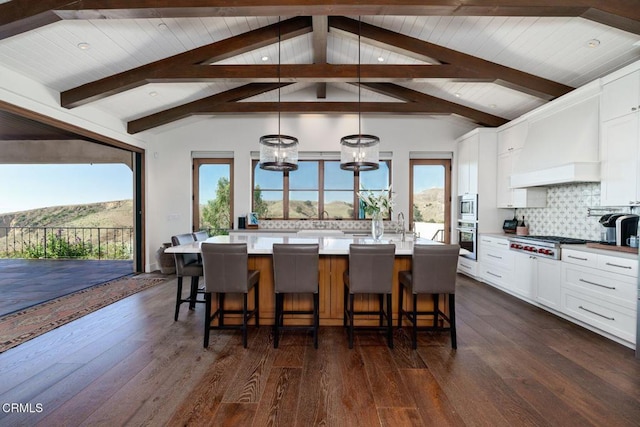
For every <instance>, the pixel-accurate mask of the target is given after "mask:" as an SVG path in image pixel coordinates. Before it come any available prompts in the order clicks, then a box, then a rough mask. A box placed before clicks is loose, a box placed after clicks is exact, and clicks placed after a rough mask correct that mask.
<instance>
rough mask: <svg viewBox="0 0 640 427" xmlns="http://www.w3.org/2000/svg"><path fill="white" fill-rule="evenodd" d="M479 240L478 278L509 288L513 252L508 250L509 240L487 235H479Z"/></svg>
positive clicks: (511, 277) (512, 266)
mask: <svg viewBox="0 0 640 427" xmlns="http://www.w3.org/2000/svg"><path fill="white" fill-rule="evenodd" d="M479 240H480V243H479V250H478V252H479V258H480V260H479V261H480V262H479V269H480V273H479V276H480V278H481V279H482V280H483V281H484V282H487V283H489V284H491V285H494V286H497V287H500V288H503V289H511V288H512V286H513V285H512V282H513V270H514V257H513V255H514V252H513V251H510V250H509V240H507V239H506V238H501V237H495V236H487V235H481V236H480V238H479Z"/></svg>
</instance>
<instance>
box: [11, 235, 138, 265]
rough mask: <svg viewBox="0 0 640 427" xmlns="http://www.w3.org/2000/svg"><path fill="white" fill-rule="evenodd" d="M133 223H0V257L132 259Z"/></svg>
mask: <svg viewBox="0 0 640 427" xmlns="http://www.w3.org/2000/svg"><path fill="white" fill-rule="evenodd" d="M133 248H134V232H133V227H119V228H108V227H0V258H73V259H105V260H112V259H113V260H115V259H133Z"/></svg>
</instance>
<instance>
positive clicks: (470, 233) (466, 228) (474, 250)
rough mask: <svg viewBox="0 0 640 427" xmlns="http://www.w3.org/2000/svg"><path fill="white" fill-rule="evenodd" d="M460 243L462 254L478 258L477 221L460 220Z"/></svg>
mask: <svg viewBox="0 0 640 427" xmlns="http://www.w3.org/2000/svg"><path fill="white" fill-rule="evenodd" d="M456 231H457V232H458V244H459V245H460V249H461V251H460V256H463V257H465V258H469V259H473V260H476V259H478V228H477V223H476V222H467V221H458V227H457V228H456Z"/></svg>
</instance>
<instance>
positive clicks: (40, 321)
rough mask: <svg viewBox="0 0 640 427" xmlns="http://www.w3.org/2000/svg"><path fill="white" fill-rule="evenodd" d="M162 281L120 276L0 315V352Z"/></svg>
mask: <svg viewBox="0 0 640 427" xmlns="http://www.w3.org/2000/svg"><path fill="white" fill-rule="evenodd" d="M166 280H167V277H158V276H155V277H154V276H146V275H141V276H130V277H124V278H121V279H117V280H114V281H111V282H107V283H103V284H100V285H96V286H92V287H90V288H87V289H83V290H81V291H77V292H74V293H72V294H68V295H64V296H62V297H59V298H56V299H53V300H50V301H47V302H44V303H42V304H38V305H35V306H33V307H29V308H26V309H24V310H20V311H17V312H15V313H11V314H7V315H6V316H3V317H0V353H2V352H5V351H7V350H8V349H10V348H13V347H15V346H17V345H19V344H22V343H23V342H25V341H28V340H30V339H32V338H35V337H37V336H38V335H42V334H44V333H45V332H48V331H51V330H53V329H55V328H57V327H59V326H62V325H64V324H65V323H69V322H71V321H72V320H75V319H78V318H80V317H82V316H85V315H87V314H89V313H91V312H92V311H95V310H98V309H100V308H102V307H105V306H107V305H109V304H112V303H114V302H116V301H118V300H121V299H122V298H125V297H128V296H130V295H133V294H135V293H137V292H140V291H143V290H145V289H149V288H150V287H152V286H155V285H157V284H159V283H162V282H165V281H166Z"/></svg>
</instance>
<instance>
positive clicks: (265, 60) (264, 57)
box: [260, 56, 269, 62]
mask: <svg viewBox="0 0 640 427" xmlns="http://www.w3.org/2000/svg"><path fill="white" fill-rule="evenodd" d="M260 59H262V62H267V61H268V60H269V57H268V56H263V57H262V58H260Z"/></svg>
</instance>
